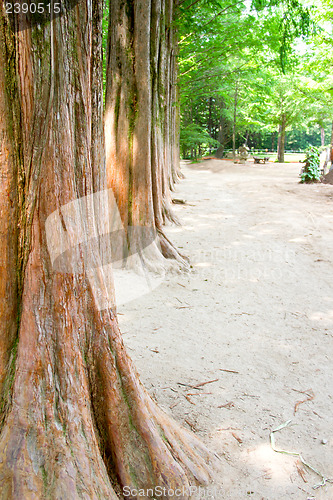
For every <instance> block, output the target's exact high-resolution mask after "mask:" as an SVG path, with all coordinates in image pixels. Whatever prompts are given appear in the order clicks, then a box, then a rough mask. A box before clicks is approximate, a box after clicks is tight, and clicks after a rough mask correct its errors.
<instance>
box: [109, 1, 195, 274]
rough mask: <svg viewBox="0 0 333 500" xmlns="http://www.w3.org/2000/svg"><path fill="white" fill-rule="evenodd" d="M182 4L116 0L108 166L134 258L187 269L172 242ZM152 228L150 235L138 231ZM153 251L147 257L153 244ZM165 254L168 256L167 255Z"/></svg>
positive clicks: (113, 4) (112, 3) (111, 31)
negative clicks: (167, 232)
mask: <svg viewBox="0 0 333 500" xmlns="http://www.w3.org/2000/svg"><path fill="white" fill-rule="evenodd" d="M174 8H175V3H174V0H143V1H142V0H134V1H131V2H123V1H121V0H112V1H110V5H109V9H110V22H109V41H108V60H107V83H106V99H105V101H106V113H105V132H106V163H107V176H108V186H109V188H111V189H112V190H113V192H114V193H115V197H116V200H117V203H118V206H119V210H120V215H121V218H122V221H123V225H124V228H125V231H126V232H127V242H128V244H129V246H130V254H132V255H133V254H134V255H139V254H141V258H142V257H143V258H145V260H146V265H147V266H148V267H152V268H154V266H155V265H156V266H157V267H158V266H159V265H162V266H163V265H164V264H165V259H164V258H163V257H162V255H163V256H164V257H167V258H172V259H176V260H177V261H178V262H179V263H180V264H181V265H182V266H185V267H186V262H185V261H184V259H183V258H182V257H181V255H180V254H179V253H178V251H177V250H176V249H175V247H174V246H173V245H172V244H171V243H170V241H169V240H168V239H167V238H165V236H164V233H163V229H162V226H163V224H164V223H165V222H166V220H171V221H173V222H177V221H176V220H175V218H174V216H173V214H172V210H171V201H172V200H171V190H172V189H173V185H174V183H175V181H176V180H177V178H178V177H179V175H180V173H179V144H178V139H177V138H178V127H179V118H178V106H177V103H178V95H177V92H178V90H177V58H176V55H177V54H176V47H177V44H176V36H177V35H176V30H175V27H174ZM131 227H132V228H136V229H137V228H140V227H146V228H150V229H151V231H146V232H142V231H139V230H136V229H135V230H133V229H132V230H131V229H130V228H131ZM147 235H149V239H150V240H155V241H154V244H153V245H150V247H149V254H147V250H146V251H145V252H143V253H142V251H143V250H144V249H145V248H146V247H147V246H149V244H150V243H151V241H150V240H149V239H148V240H147ZM161 252H162V253H161Z"/></svg>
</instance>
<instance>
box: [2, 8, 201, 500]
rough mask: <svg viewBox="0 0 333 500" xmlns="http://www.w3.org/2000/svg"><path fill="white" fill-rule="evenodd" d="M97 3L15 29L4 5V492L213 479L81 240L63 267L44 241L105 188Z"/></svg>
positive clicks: (98, 490) (80, 494) (73, 494)
mask: <svg viewBox="0 0 333 500" xmlns="http://www.w3.org/2000/svg"><path fill="white" fill-rule="evenodd" d="M101 10H102V3H100V2H98V1H96V0H94V1H93V2H92V3H91V2H85V1H82V2H81V3H80V5H79V7H76V8H74V9H73V10H72V11H70V12H69V13H66V14H65V15H64V16H62V17H60V18H58V19H56V20H55V21H53V22H52V23H51V24H48V25H46V26H44V27H35V28H32V29H31V30H25V31H21V32H18V33H17V34H14V33H13V32H11V30H10V28H9V26H8V23H7V19H6V16H5V14H4V11H3V6H1V11H0V14H1V15H0V111H1V115H0V140H1V154H0V175H1V179H2V183H1V191H0V208H1V212H0V213H1V220H0V227H1V242H0V244H1V251H2V253H1V257H2V261H1V266H2V267H1V271H2V272H1V275H0V293H1V301H0V303H1V309H0V314H1V317H0V324H1V328H2V331H1V344H0V375H1V378H0V384H1V387H0V388H1V407H0V408H1V427H0V493H1V494H0V498H3V499H17V500H21V499H23V498H24V499H29V498H70V499H75V498H89V499H95V498H111V499H116V498H118V497H119V495H120V492H121V488H122V487H124V486H132V487H134V486H136V487H139V488H140V487H141V488H148V487H153V486H156V485H162V486H167V487H176V486H179V487H182V486H184V487H186V486H187V485H188V484H189V483H191V482H205V481H207V480H208V473H207V467H206V464H205V462H206V461H207V460H208V459H209V458H210V455H209V453H208V452H207V450H206V449H205V447H204V446H203V445H202V444H201V442H200V441H198V440H197V439H196V438H195V437H194V436H193V435H192V434H190V433H188V432H186V431H185V430H183V429H181V428H180V427H179V426H178V425H177V424H176V423H175V422H173V421H172V420H170V418H169V417H167V416H166V415H165V414H164V413H163V412H162V411H161V410H160V409H159V408H158V407H157V406H156V404H155V403H154V402H153V401H152V400H151V398H150V396H149V395H148V393H147V392H146V390H145V389H144V388H143V386H142V385H141V383H140V380H139V377H138V375H137V373H136V371H135V368H134V367H133V364H132V362H131V360H130V359H129V357H128V355H127V353H126V351H125V349H124V346H123V342H122V338H121V334H120V331H119V328H118V325H117V320H116V317H115V316H114V314H113V312H112V311H111V309H104V310H102V311H101V310H100V308H99V307H98V306H97V304H96V301H95V296H94V293H93V290H92V288H91V285H90V282H89V280H88V279H87V273H86V272H85V266H86V261H85V260H84V256H83V252H81V253H80V251H78V252H76V257H77V258H78V259H79V262H75V263H74V264H75V265H74V267H73V269H70V268H69V269H68V270H67V272H63V271H60V270H57V268H55V267H54V266H53V265H52V262H51V259H50V254H49V252H48V246H47V234H46V229H45V225H46V221H47V220H48V218H49V216H50V215H51V214H52V213H54V212H56V213H58V214H61V213H63V214H64V213H65V212H64V210H63V208H62V207H64V205H67V204H68V203H70V202H72V201H73V200H77V199H80V198H82V197H85V196H87V195H91V194H92V193H94V192H97V191H100V190H103V189H105V188H106V175H105V169H104V144H103V126H102V72H101V39H100V34H101V31H102V30H101V17H102V12H101ZM104 208H105V210H106V209H107V207H104ZM59 217H60V216H59ZM64 218H65V215H63V218H62V220H63V221H64V220H65V219H64ZM97 223H98V221H94V220H93V219H92V220H91V224H92V225H94V224H97ZM63 224H64V225H65V224H66V221H65V222H63ZM66 227H67V230H68V231H67V232H69V228H68V226H66ZM54 236H55V237H56V235H54ZM78 269H79V270H78ZM97 276H98V277H99V279H100V286H101V288H102V286H103V279H104V278H105V276H104V275H103V270H102V269H101V271H100V273H97ZM185 496H186V495H185Z"/></svg>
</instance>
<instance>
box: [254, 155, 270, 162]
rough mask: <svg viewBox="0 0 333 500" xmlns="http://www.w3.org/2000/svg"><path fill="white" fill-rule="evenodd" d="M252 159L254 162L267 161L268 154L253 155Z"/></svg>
mask: <svg viewBox="0 0 333 500" xmlns="http://www.w3.org/2000/svg"><path fill="white" fill-rule="evenodd" d="M253 160H254V163H266V161H269V156H254V157H253Z"/></svg>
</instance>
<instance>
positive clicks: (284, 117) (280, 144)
mask: <svg viewBox="0 0 333 500" xmlns="http://www.w3.org/2000/svg"><path fill="white" fill-rule="evenodd" d="M286 127H287V115H286V114H285V113H282V115H281V122H280V125H279V138H278V150H277V155H278V162H279V163H284V148H285V146H284V144H285V139H286Z"/></svg>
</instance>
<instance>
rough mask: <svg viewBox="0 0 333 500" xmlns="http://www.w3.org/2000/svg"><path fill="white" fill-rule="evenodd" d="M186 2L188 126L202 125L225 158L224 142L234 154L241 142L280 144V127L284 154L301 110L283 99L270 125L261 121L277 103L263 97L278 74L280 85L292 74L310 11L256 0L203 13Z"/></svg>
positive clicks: (183, 79)
mask: <svg viewBox="0 0 333 500" xmlns="http://www.w3.org/2000/svg"><path fill="white" fill-rule="evenodd" d="M182 5H183V9H184V10H183V13H182V15H181V16H180V22H179V24H180V29H179V31H180V35H181V38H180V89H181V92H180V95H181V117H182V126H183V127H185V128H186V127H188V126H189V125H190V124H191V123H195V124H198V125H200V127H201V128H202V129H205V130H206V131H207V132H208V133H209V134H210V135H211V137H213V138H214V139H218V140H219V142H220V146H219V148H218V150H217V153H216V154H217V156H218V157H222V156H223V154H224V150H225V148H226V147H228V148H232V149H233V153H234V155H235V151H236V149H237V147H238V146H239V145H241V144H242V143H244V142H248V143H251V144H252V145H254V146H259V144H262V139H263V138H264V137H267V140H268V141H269V144H268V146H269V147H271V144H273V146H274V144H275V143H276V139H277V133H276V127H277V125H279V151H280V154H279V157H280V159H282V157H283V154H282V150H284V142H285V134H286V130H287V128H288V126H289V127H290V126H291V125H292V124H294V123H296V122H297V120H294V118H292V115H298V114H299V113H298V112H296V111H295V112H294V111H293V112H291V110H290V109H289V108H288V105H287V103H285V102H284V101H283V100H281V99H280V109H279V110H278V112H277V113H278V116H279V120H278V124H277V123H276V120H275V119H274V120H273V121H272V122H271V123H268V121H267V119H263V118H268V116H273V115H272V114H271V108H272V104H274V103H270V102H268V99H265V101H264V102H262V101H261V102H260V106H258V101H259V99H258V94H259V95H262V94H265V92H266V91H267V95H271V96H272V92H271V89H270V88H269V85H270V81H271V80H272V78H273V76H274V84H275V87H276V89H277V90H278V86H279V85H283V82H284V80H286V79H287V78H288V76H287V75H285V74H284V73H287V72H289V73H288V75H289V78H290V76H291V75H292V73H293V66H294V57H293V56H292V50H293V43H294V41H295V40H296V39H298V38H300V37H304V36H305V35H307V34H309V33H310V32H311V29H312V25H311V21H310V11H309V9H308V8H306V7H303V6H302V4H301V3H299V2H293V1H289V0H288V1H287V0H286V1H284V2H276V1H268V2H267V1H260V2H259V1H254V2H252V7H251V8H250V7H249V4H248V2H239V3H237V4H229V3H228V2H213V3H209V4H207V3H206V2H200V10H199V8H198V2H196V3H195V5H194V6H192V4H191V3H189V2H183V3H182ZM186 6H188V7H186ZM185 20H186V21H185ZM279 80H281V84H278V81H279ZM260 87H263V88H260ZM272 97H273V98H274V96H272ZM275 100H276V99H275ZM266 105H267V106H268V107H265V106H266ZM282 108H288V109H285V110H283V109H282ZM257 111H258V112H257ZM304 114H305V113H304ZM287 115H288V116H287ZM275 116H276V115H274V117H275ZM266 147H267V145H266Z"/></svg>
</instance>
